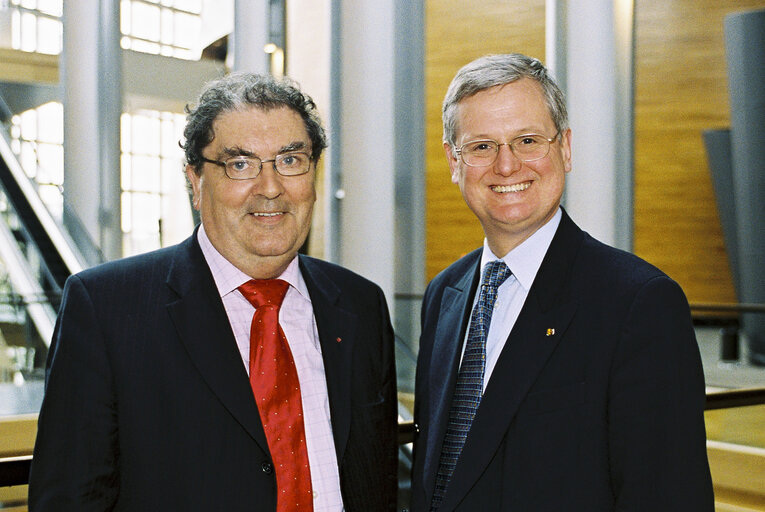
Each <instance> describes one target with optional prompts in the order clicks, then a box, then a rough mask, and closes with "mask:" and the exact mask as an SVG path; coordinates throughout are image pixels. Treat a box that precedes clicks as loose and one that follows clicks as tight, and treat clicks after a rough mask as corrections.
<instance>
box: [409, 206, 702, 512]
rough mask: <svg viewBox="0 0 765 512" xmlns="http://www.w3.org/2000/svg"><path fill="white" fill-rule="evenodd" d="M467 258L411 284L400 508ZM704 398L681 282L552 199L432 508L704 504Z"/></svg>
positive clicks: (431, 467) (444, 399) (447, 360)
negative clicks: (532, 261) (522, 291)
mask: <svg viewBox="0 0 765 512" xmlns="http://www.w3.org/2000/svg"><path fill="white" fill-rule="evenodd" d="M480 259H481V251H480V250H477V251H474V252H472V253H470V254H468V255H467V256H465V257H464V258H462V259H460V260H459V261H457V262H456V263H454V264H453V265H451V266H450V267H449V268H447V269H446V270H444V271H443V272H442V273H441V274H439V275H438V276H436V278H435V279H433V281H432V282H431V283H430V285H429V286H428V288H427V290H426V293H425V298H424V302H423V307H422V337H421V340H420V353H419V359H418V366H417V377H416V388H415V391H416V398H415V422H416V423H417V425H418V427H419V434H418V436H417V438H416V440H415V451H414V465H413V474H412V492H413V496H412V511H413V512H421V511H427V510H429V505H430V500H431V498H432V495H433V489H434V486H435V479H436V472H437V470H438V463H439V456H440V453H441V445H442V442H443V438H444V432H445V429H446V424H447V420H448V415H449V407H450V404H451V397H452V394H453V391H454V386H455V382H456V376H457V371H458V365H459V360H460V354H461V349H462V344H463V339H464V337H465V330H466V328H467V323H468V317H469V315H470V309H471V307H472V303H473V297H474V295H475V290H476V287H477V284H478V279H479V273H480V269H479V268H478V267H479V265H480ZM511 270H512V269H511ZM548 330H549V331H548ZM552 330H554V334H553V333H552V332H553V331H552ZM548 333H549V334H548ZM704 400H705V390H704V377H703V372H702V367H701V359H700V357H699V350H698V346H697V344H696V340H695V335H694V331H693V327H692V323H691V319H690V313H689V308H688V303H687V301H686V299H685V296H684V295H683V292H682V290H681V289H680V287H679V286H678V285H677V284H676V283H675V282H674V281H672V280H671V279H669V278H668V277H667V276H666V275H665V274H663V273H662V272H661V271H659V270H658V269H656V268H654V267H653V266H651V265H649V264H648V263H646V262H645V261H643V260H641V259H639V258H637V257H636V256H633V255H631V254H628V253H626V252H622V251H619V250H616V249H614V248H611V247H608V246H606V245H604V244H602V243H600V242H598V241H596V240H594V239H593V238H592V237H590V236H589V235H587V234H586V233H584V232H583V231H582V230H580V229H579V228H578V227H577V226H576V225H575V224H574V223H573V221H571V219H570V218H569V217H568V215H566V213H565V212H564V213H563V218H562V220H561V223H560V225H559V227H558V230H557V232H556V234H555V236H554V238H553V241H552V243H551V245H550V248H549V249H548V251H547V254H546V256H545V258H544V260H543V262H542V265H541V267H540V269H539V272H538V274H537V276H536V279H535V281H534V284H533V285H532V287H531V289H530V290H529V295H528V298H527V299H526V302H525V303H524V305H523V308H522V310H521V312H520V315H519V317H518V320H517V321H516V323H515V326H514V327H513V329H512V332H511V333H510V336H509V337H508V339H507V341H506V344H505V346H504V349H503V350H502V352H501V355H500V357H499V360H498V362H497V365H496V367H495V368H494V371H493V373H492V375H491V378H490V380H489V382H488V386H487V388H486V391H485V393H484V396H483V399H482V401H481V404H480V407H479V409H478V412H477V414H476V416H475V419H474V421H473V424H472V428H471V430H470V433H469V435H468V437H467V441H466V443H465V446H464V448H463V450H462V453H461V456H460V459H459V461H458V462H457V466H456V469H455V470H454V474H453V476H452V478H451V481H450V483H449V486H448V488H447V491H446V496H445V498H444V501H443V503H442V505H441V507H440V508H439V512H440V511H443V512H446V511H452V510H460V511H471V512H472V511H479V510H480V511H482V512H485V511H505V510H507V511H514V512H517V511H523V512H527V511H551V512H552V511H555V512H560V511H562V510H565V511H567V512H571V511H581V512H598V511H617V510H618V511H635V512H637V511H640V512H645V511H647V510H650V511H668V512H669V511H673V512H678V511H688V512H691V511H692V512H704V511H709V512H711V511H713V510H714V504H713V502H714V498H713V494H712V484H711V478H710V474H709V466H708V462H707V456H706V444H705V438H706V436H705V429H704V416H703V410H704Z"/></svg>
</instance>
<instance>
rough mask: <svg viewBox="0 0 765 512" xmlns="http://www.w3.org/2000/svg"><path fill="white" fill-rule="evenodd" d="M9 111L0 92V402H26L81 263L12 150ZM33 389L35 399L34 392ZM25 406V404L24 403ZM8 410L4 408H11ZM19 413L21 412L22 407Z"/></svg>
mask: <svg viewBox="0 0 765 512" xmlns="http://www.w3.org/2000/svg"><path fill="white" fill-rule="evenodd" d="M11 115H12V113H11V111H10V109H9V108H8V107H7V105H6V104H5V102H4V101H3V100H2V97H1V96H0V403H1V404H3V407H6V406H9V405H10V404H24V403H26V402H29V393H30V390H32V389H33V388H34V387H35V386H37V385H39V386H41V384H42V383H41V379H42V371H43V370H42V369H43V367H44V364H45V358H46V357H47V347H48V345H49V343H50V339H51V336H52V334H53V327H54V324H55V320H56V313H57V310H58V307H59V305H60V302H61V292H62V289H63V286H64V282H65V281H66V279H67V277H68V276H69V275H71V274H72V273H74V272H78V271H79V270H81V269H82V268H84V266H85V265H84V261H85V260H84V259H83V257H82V256H81V254H80V253H79V251H78V250H77V248H76V247H75V245H74V243H73V242H72V241H71V239H70V237H69V236H68V235H67V233H66V232H65V231H63V229H62V227H61V222H60V221H58V222H57V221H56V220H55V219H54V218H53V217H52V216H51V214H50V212H49V211H48V209H47V208H46V206H45V205H44V204H43V202H42V200H41V199H40V196H39V194H38V193H37V188H36V184H35V183H34V182H32V181H31V180H30V179H29V178H28V176H27V175H26V173H25V172H24V171H23V169H22V168H21V165H20V164H19V161H18V159H17V157H16V155H15V154H14V153H13V151H12V149H11V142H10V135H9V132H8V130H7V127H8V125H9V123H10V119H11ZM38 394H41V393H38V392H36V391H35V392H34V395H35V396H34V397H33V398H35V400H34V401H36V400H37V395H38ZM25 407H26V406H25ZM11 409H13V410H9V411H5V413H11V414H12V413H14V412H15V408H14V407H11ZM22 409H23V410H21V412H25V410H26V409H25V408H22Z"/></svg>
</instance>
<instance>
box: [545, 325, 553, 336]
mask: <svg viewBox="0 0 765 512" xmlns="http://www.w3.org/2000/svg"><path fill="white" fill-rule="evenodd" d="M553 335H555V329H553V328H552V327H550V328H549V329H547V332H546V333H545V336H553Z"/></svg>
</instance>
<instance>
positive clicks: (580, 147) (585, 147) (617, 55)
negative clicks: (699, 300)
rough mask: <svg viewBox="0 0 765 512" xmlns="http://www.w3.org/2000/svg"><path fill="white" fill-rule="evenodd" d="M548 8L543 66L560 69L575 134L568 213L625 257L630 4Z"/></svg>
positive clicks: (619, 0)
mask: <svg viewBox="0 0 765 512" xmlns="http://www.w3.org/2000/svg"><path fill="white" fill-rule="evenodd" d="M562 4H564V5H562ZM547 6H548V12H549V11H550V10H554V12H555V13H557V14H558V15H557V16H556V17H554V18H552V19H554V20H555V24H554V25H553V26H548V31H552V32H554V34H551V33H548V37H547V44H548V46H547V55H548V60H549V59H550V56H552V57H553V62H554V63H559V64H558V65H559V66H560V65H561V64H562V66H563V68H559V70H555V71H556V74H561V75H562V76H564V80H563V86H564V87H565V88H566V90H565V92H566V96H567V104H568V112H569V121H570V124H571V129H572V132H573V139H572V160H573V171H572V172H571V173H570V174H569V175H568V177H567V180H568V184H567V186H566V195H565V201H564V202H565V207H566V209H567V210H568V212H569V213H570V214H571V216H572V217H573V218H574V220H575V221H576V222H577V223H578V224H579V225H580V226H581V227H582V228H583V229H585V230H586V231H589V232H590V233H591V234H592V235H593V236H595V237H596V238H598V239H600V240H602V241H603V242H605V243H608V244H610V245H614V246H617V247H620V248H623V249H627V250H630V249H631V248H632V212H633V204H632V201H633V194H632V190H633V111H634V108H633V45H634V2H633V0H568V1H566V0H558V1H556V0H549V1H548V4H547ZM549 19H551V18H550V15H549V14H548V20H549ZM584 27H586V28H584ZM560 32H563V33H564V34H565V35H562V34H560ZM561 44H563V45H565V47H564V48H561V47H560V45H561ZM563 69H565V71H563Z"/></svg>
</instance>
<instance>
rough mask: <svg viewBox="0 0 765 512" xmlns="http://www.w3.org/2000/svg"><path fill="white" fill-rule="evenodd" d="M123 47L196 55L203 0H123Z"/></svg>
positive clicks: (188, 56) (121, 19)
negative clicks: (195, 49) (194, 49)
mask: <svg viewBox="0 0 765 512" xmlns="http://www.w3.org/2000/svg"><path fill="white" fill-rule="evenodd" d="M120 11H121V13H120V26H121V28H122V34H123V36H124V37H123V38H122V40H121V42H120V44H121V45H122V47H123V48H125V49H131V50H134V51H139V52H145V53H154V54H158V55H165V56H168V57H176V58H181V59H196V58H198V55H195V54H194V51H192V49H193V48H194V46H195V44H196V41H197V40H198V39H199V36H200V30H201V25H202V23H201V20H200V13H201V12H202V3H201V1H178V0H176V1H170V0H162V1H159V0H122V2H121V10H120Z"/></svg>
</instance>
